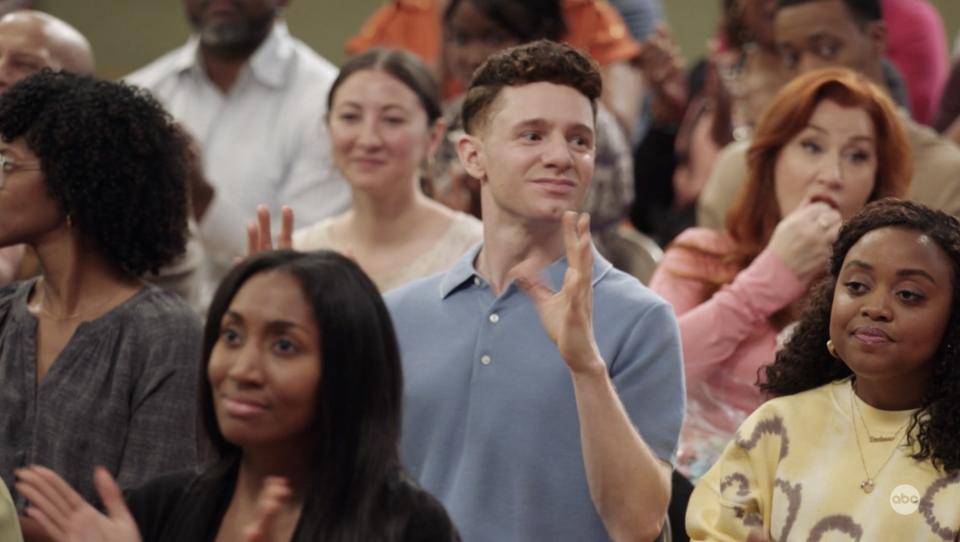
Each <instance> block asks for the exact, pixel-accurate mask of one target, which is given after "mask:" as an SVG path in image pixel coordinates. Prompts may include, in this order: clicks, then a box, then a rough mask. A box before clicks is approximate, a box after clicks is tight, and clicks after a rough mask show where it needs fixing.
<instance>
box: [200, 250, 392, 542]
mask: <svg viewBox="0 0 960 542" xmlns="http://www.w3.org/2000/svg"><path fill="white" fill-rule="evenodd" d="M267 272H280V273H289V274H291V275H293V276H294V277H296V278H297V279H298V280H299V281H300V285H301V287H302V288H303V297H304V299H305V300H306V302H307V303H308V304H309V305H310V306H311V307H312V309H313V316H314V319H315V320H316V322H317V326H318V327H319V329H318V332H319V335H320V338H321V339H320V350H321V351H320V359H319V360H317V362H318V363H320V364H321V370H320V374H321V375H322V376H321V378H320V385H319V387H318V389H317V401H316V413H315V415H314V419H313V427H312V428H311V429H310V430H309V434H310V435H312V437H313V443H312V448H311V449H309V450H291V453H298V452H301V453H305V454H309V458H310V465H311V467H312V472H311V473H310V490H309V492H308V495H307V497H306V498H305V501H304V505H303V511H302V512H301V527H300V528H301V531H302V532H303V533H304V535H305V538H304V539H306V540H338V541H339V540H343V541H347V540H350V541H353V540H381V539H382V535H383V527H384V525H386V524H390V523H391V522H390V521H388V520H387V519H385V518H384V514H386V513H387V511H386V510H385V506H384V502H385V499H386V497H387V496H388V495H389V487H390V486H391V484H395V482H396V480H397V479H398V478H399V477H400V476H401V474H402V469H401V467H400V462H399V459H398V457H397V446H398V441H399V438H400V422H401V390H402V385H403V382H402V380H403V378H402V376H401V369H400V354H399V349H398V346H397V340H396V336H395V335H394V331H393V324H392V322H391V320H390V315H389V313H388V312H387V309H386V307H385V306H384V304H383V299H382V297H381V296H380V292H378V291H377V288H376V286H374V284H373V282H371V281H370V279H369V278H367V276H366V275H365V274H364V273H363V271H361V270H360V268H359V267H358V266H357V265H356V264H355V263H354V262H353V261H351V260H349V259H347V258H345V257H343V256H340V255H339V254H336V253H334V252H330V251H317V252H310V253H300V252H293V251H275V252H267V253H263V254H261V255H259V256H256V257H253V258H250V259H248V260H246V261H244V262H243V263H241V264H240V265H238V266H237V267H235V268H234V269H233V270H232V271H231V272H230V273H229V274H228V275H227V276H226V278H224V280H223V282H221V284H220V287H219V288H217V292H216V294H215V295H214V298H213V301H212V303H211V305H210V312H209V313H208V315H207V323H206V327H205V329H204V337H203V363H202V366H201V375H200V376H201V379H200V382H202V383H203V384H202V389H201V391H200V405H199V410H200V417H201V419H200V421H201V424H202V426H203V428H204V429H205V430H206V433H207V434H208V436H209V438H210V441H211V443H212V445H213V448H214V451H215V453H216V456H217V459H218V460H219V461H218V465H215V466H214V467H213V468H212V469H211V471H220V470H221V469H223V468H225V466H226V465H228V464H234V463H235V462H236V461H237V460H238V459H239V456H240V454H241V452H242V451H241V449H240V448H239V447H237V446H235V445H234V444H232V443H230V442H228V441H227V440H226V439H225V438H224V436H223V433H221V432H220V427H219V425H218V424H217V416H216V412H215V410H214V404H213V401H214V398H213V394H212V390H211V387H210V379H209V377H208V375H207V365H208V364H209V362H210V355H211V353H212V352H213V349H214V346H215V345H216V344H217V342H218V341H219V340H220V331H221V330H220V326H221V321H222V319H223V316H224V314H225V313H226V312H227V310H228V309H229V307H230V304H231V302H232V301H233V298H234V296H236V294H237V292H238V291H239V290H240V288H241V287H243V285H244V284H245V283H246V282H247V280H249V279H250V278H251V277H253V276H254V275H257V274H260V273H267ZM386 500H388V499H386Z"/></svg>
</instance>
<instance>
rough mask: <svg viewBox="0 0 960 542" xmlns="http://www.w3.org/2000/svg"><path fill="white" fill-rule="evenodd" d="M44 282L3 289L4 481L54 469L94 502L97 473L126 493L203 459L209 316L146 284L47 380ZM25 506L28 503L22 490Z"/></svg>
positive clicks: (83, 332) (76, 343)
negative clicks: (200, 382)
mask: <svg viewBox="0 0 960 542" xmlns="http://www.w3.org/2000/svg"><path fill="white" fill-rule="evenodd" d="M34 283H35V281H34V280H31V281H25V282H18V283H14V284H12V285H10V286H7V287H6V288H2V289H0V477H2V478H3V481H4V482H6V483H7V484H8V485H9V486H10V487H11V489H12V488H13V483H14V474H13V473H14V470H15V469H17V468H20V467H22V466H26V465H30V464H40V465H45V466H47V467H50V468H51V469H53V470H54V471H56V472H57V473H59V474H60V475H61V476H63V477H64V479H66V481H67V482H69V483H70V485H72V486H73V487H74V488H76V489H77V491H78V492H79V493H80V494H81V495H83V496H84V497H85V498H86V499H87V500H89V501H90V502H99V499H98V498H97V497H96V490H95V489H94V486H93V468H94V466H95V465H103V466H105V467H106V468H107V469H108V470H110V472H112V473H113V474H114V476H116V477H117V480H118V482H119V483H120V486H121V487H122V488H128V487H131V486H135V485H138V484H140V483H142V482H144V481H146V480H147V479H149V478H151V477H153V476H155V475H157V474H160V473H163V472H167V471H173V470H180V469H184V468H189V467H192V466H194V464H195V463H196V455H197V454H196V439H195V431H194V427H195V418H196V417H195V411H196V403H197V377H198V374H199V360H200V357H201V337H202V326H201V323H200V319H199V317H198V316H197V315H196V313H194V312H193V311H191V310H190V308H189V307H187V305H186V304H185V303H184V302H183V301H181V300H180V298H178V297H177V296H176V295H174V294H171V293H168V292H165V291H163V290H160V289H159V288H157V287H156V286H152V285H147V286H144V287H143V289H141V290H140V291H139V292H137V293H136V294H135V295H134V296H133V297H131V298H130V299H128V300H127V301H125V302H124V303H122V304H120V305H119V306H117V307H116V308H114V309H113V310H111V311H110V312H108V313H107V314H105V315H103V316H102V317H100V318H98V319H96V320H93V321H89V322H83V323H81V324H80V326H79V327H78V328H77V330H76V332H75V333H74V335H73V337H72V338H71V339H70V341H69V342H68V343H67V345H66V346H65V347H64V349H63V351H62V352H61V353H60V355H59V356H58V357H57V358H56V360H54V362H53V364H52V365H51V366H50V369H49V370H48V371H47V374H46V375H45V376H44V378H43V380H42V381H41V383H40V384H39V385H38V384H37V378H36V374H37V368H36V361H37V343H36V337H37V320H36V318H35V317H34V316H33V315H32V314H30V313H29V312H28V311H27V297H28V295H29V293H30V291H31V289H32V288H33V285H34ZM14 499H15V501H16V502H17V505H18V507H22V506H23V504H24V500H23V497H22V496H20V495H17V494H16V493H14Z"/></svg>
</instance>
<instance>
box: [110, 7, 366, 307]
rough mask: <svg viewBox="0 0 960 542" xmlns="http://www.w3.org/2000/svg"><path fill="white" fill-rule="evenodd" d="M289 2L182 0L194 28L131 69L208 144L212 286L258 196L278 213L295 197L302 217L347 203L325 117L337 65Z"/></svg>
mask: <svg viewBox="0 0 960 542" xmlns="http://www.w3.org/2000/svg"><path fill="white" fill-rule="evenodd" d="M286 4H287V0H184V7H185V9H186V12H187V16H188V18H189V20H190V23H191V24H192V26H193V27H194V29H195V34H194V35H193V36H192V37H191V38H190V39H189V41H187V43H186V44H185V45H184V46H182V47H180V48H178V49H175V50H173V51H171V52H169V53H167V54H166V55H164V56H163V57H161V58H159V59H157V60H156V61H154V62H153V63H151V64H150V65H148V66H146V67H144V68H142V69H140V70H139V71H137V72H136V73H134V74H132V75H130V76H129V77H127V78H126V79H127V81H128V82H131V83H134V84H137V85H140V86H143V87H146V88H148V89H149V90H150V91H152V92H153V93H154V95H155V96H156V97H157V99H159V100H160V101H161V102H163V103H164V105H165V106H166V107H167V109H168V110H169V111H170V112H171V114H172V115H173V116H174V117H175V118H176V119H177V120H178V121H179V122H180V123H182V124H183V125H184V126H185V127H186V129H187V130H188V131H189V132H190V134H191V135H192V136H193V137H194V138H195V139H196V141H197V142H198V144H199V146H200V149H201V150H202V153H203V156H202V160H203V165H204V168H203V169H204V173H205V175H206V178H207V180H208V181H209V183H210V185H211V186H212V187H213V191H212V193H211V194H208V195H207V197H204V196H203V194H202V193H201V194H198V193H196V191H195V193H194V202H193V203H194V205H195V207H196V213H197V215H199V216H200V221H199V230H200V232H199V233H200V238H201V239H202V241H203V243H204V246H205V248H206V250H207V260H208V263H209V265H210V269H209V282H208V286H215V285H216V283H217V282H218V281H219V279H220V278H221V277H222V275H223V274H224V273H225V272H226V270H227V269H228V268H229V267H230V265H232V263H233V260H234V258H235V257H237V256H239V255H241V254H242V252H243V249H244V246H245V245H244V243H245V238H244V236H243V231H244V225H245V224H246V223H247V222H248V221H250V220H251V219H253V218H254V216H255V212H256V206H257V205H258V204H260V203H263V204H266V205H267V206H268V207H269V208H270V210H271V211H272V213H271V214H272V215H273V216H275V217H278V220H279V216H280V205H281V204H287V205H290V206H291V207H292V208H293V209H294V211H295V212H296V215H297V217H298V218H302V221H303V223H304V224H312V223H314V222H316V221H319V220H321V219H323V218H325V217H327V216H331V215H334V214H336V213H339V212H341V211H343V210H345V209H346V208H347V207H348V206H349V202H350V192H349V188H348V186H347V184H346V182H345V181H344V180H343V178H342V177H341V175H340V174H339V173H338V172H337V171H336V169H335V168H334V166H333V161H332V159H331V156H330V141H329V139H330V138H329V134H328V133H327V131H326V126H325V123H324V122H323V117H324V115H325V102H326V94H327V89H328V88H329V86H330V84H331V83H332V82H333V80H334V78H335V77H336V75H337V69H336V67H335V66H333V65H332V64H331V63H329V62H328V61H326V60H324V59H323V58H321V57H320V56H318V55H317V54H316V53H315V52H314V51H313V50H311V49H310V48H309V47H308V46H307V45H305V44H304V43H302V42H301V41H299V40H297V39H295V38H293V37H292V36H291V35H290V34H289V32H288V31H287V27H286V25H285V24H284V23H283V21H282V20H281V19H280V14H281V12H282V9H283V8H284V7H285V6H286ZM274 226H275V227H277V224H275V225H274ZM210 290H212V288H211V289H210ZM209 293H212V292H211V291H208V293H207V295H209Z"/></svg>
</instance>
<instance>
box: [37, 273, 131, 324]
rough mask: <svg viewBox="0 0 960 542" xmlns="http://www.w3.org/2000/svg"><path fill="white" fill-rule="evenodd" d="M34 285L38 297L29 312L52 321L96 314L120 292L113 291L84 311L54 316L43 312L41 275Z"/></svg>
mask: <svg viewBox="0 0 960 542" xmlns="http://www.w3.org/2000/svg"><path fill="white" fill-rule="evenodd" d="M35 287H36V288H37V291H38V292H39V297H40V299H39V300H37V301H36V302H35V303H34V304H33V305H31V306H30V307H29V308H30V310H31V312H34V313H35V314H36V315H37V316H38V317H40V318H43V319H46V320H52V321H54V322H69V321H71V320H78V319H80V318H83V317H84V316H88V315H91V314H96V313H97V312H98V311H101V310H102V309H104V308H105V307H107V306H108V305H109V304H110V302H112V301H113V300H114V299H116V298H117V296H118V295H119V294H120V292H114V293H113V295H111V296H110V297H108V298H107V299H106V300H105V301H104V302H102V303H99V304H98V305H97V306H96V307H93V308H91V309H88V310H86V311H77V312H75V313H73V314H66V315H63V316H56V315H54V314H50V313H49V312H46V313H45V312H44V310H43V302H44V301H46V299H47V290H46V282H45V281H44V280H43V277H40V280H38V281H37V284H36V286H35Z"/></svg>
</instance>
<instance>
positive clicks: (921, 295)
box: [687, 181, 960, 541]
mask: <svg viewBox="0 0 960 542" xmlns="http://www.w3.org/2000/svg"><path fill="white" fill-rule="evenodd" d="M813 182H815V181H813ZM764 372H765V375H764V378H762V379H761V380H762V381H761V383H760V387H761V388H762V389H763V390H764V391H766V392H767V393H768V394H770V395H771V396H773V397H775V398H774V399H772V400H770V401H768V402H766V403H765V404H763V405H762V406H761V407H760V408H759V409H758V410H756V411H755V412H754V413H753V414H752V415H751V416H750V417H749V418H748V419H747V420H746V421H745V422H744V423H743V425H741V426H740V429H739V430H738V431H737V435H736V437H735V439H734V440H733V442H731V443H730V445H729V446H728V447H727V449H726V450H725V452H724V454H723V456H722V457H721V459H720V460H719V461H718V462H717V463H716V464H715V465H714V467H713V468H712V469H711V470H710V471H709V472H708V473H707V474H706V475H705V476H704V477H703V478H702V479H701V481H700V483H699V485H698V486H697V488H696V490H695V491H694V493H693V496H692V497H691V499H690V503H689V507H688V511H687V532H688V533H689V534H690V537H691V539H693V540H736V541H743V540H747V539H751V540H771V541H772V540H783V541H787V540H863V541H867V540H897V541H899V540H909V541H915V540H957V539H958V538H960V535H958V531H960V505H958V503H960V474H958V469H960V222H958V221H957V220H956V219H955V218H953V217H951V216H949V215H947V214H944V213H942V212H939V211H933V210H930V209H928V208H926V207H924V206H922V205H920V204H916V203H912V202H907V201H901V200H894V199H887V200H881V201H879V202H875V203H872V204H870V205H868V206H867V207H865V208H864V209H863V211H861V212H860V213H859V214H858V215H856V216H854V217H853V218H852V219H850V221H849V222H848V223H847V224H846V225H845V226H844V227H843V229H842V230H841V232H840V236H839V238H838V239H837V241H836V242H835V243H834V246H833V256H832V258H831V261H830V269H829V276H828V277H826V278H825V279H824V281H823V283H822V284H821V285H820V286H819V287H818V288H816V289H815V290H814V294H813V296H812V298H811V299H810V303H809V306H808V308H807V310H806V311H805V313H804V315H803V317H802V319H801V321H800V322H799V323H798V325H797V327H796V328H795V330H794V332H793V335H792V338H791V339H790V340H789V341H788V343H787V345H786V346H785V348H784V349H783V351H782V352H781V353H780V354H778V356H777V359H776V362H775V363H774V364H772V365H770V366H767V367H766V368H765V369H764Z"/></svg>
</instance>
